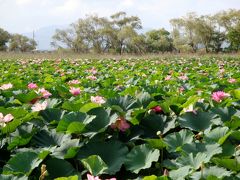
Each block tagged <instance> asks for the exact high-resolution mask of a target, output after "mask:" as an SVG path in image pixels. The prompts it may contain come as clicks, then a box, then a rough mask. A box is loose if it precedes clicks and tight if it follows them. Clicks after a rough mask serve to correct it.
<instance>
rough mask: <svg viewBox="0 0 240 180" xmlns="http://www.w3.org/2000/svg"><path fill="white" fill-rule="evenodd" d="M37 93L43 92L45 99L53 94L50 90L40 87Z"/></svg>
mask: <svg viewBox="0 0 240 180" xmlns="http://www.w3.org/2000/svg"><path fill="white" fill-rule="evenodd" d="M37 93H41V94H42V97H43V98H45V99H47V98H49V96H51V95H52V94H51V93H50V92H49V91H48V90H46V89H44V88H41V89H39V90H38V92H37Z"/></svg>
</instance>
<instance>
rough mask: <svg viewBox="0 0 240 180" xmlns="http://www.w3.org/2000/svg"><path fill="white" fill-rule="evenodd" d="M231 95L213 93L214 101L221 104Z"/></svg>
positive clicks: (219, 92) (221, 92) (220, 92)
mask: <svg viewBox="0 0 240 180" xmlns="http://www.w3.org/2000/svg"><path fill="white" fill-rule="evenodd" d="M229 96H230V94H228V93H225V92H223V91H217V92H213V93H212V99H213V100H214V101H216V102H221V101H222V100H223V99H224V98H226V97H229Z"/></svg>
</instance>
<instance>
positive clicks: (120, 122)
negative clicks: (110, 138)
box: [111, 117, 130, 132]
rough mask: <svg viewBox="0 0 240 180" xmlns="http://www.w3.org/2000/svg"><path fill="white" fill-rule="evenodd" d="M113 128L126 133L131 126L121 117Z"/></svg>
mask: <svg viewBox="0 0 240 180" xmlns="http://www.w3.org/2000/svg"><path fill="white" fill-rule="evenodd" d="M111 128H112V129H119V130H120V131H122V132H125V131H126V130H127V129H129V128H130V125H129V124H128V122H127V121H126V120H125V119H124V118H123V117H119V118H118V119H117V120H116V122H115V123H113V124H111Z"/></svg>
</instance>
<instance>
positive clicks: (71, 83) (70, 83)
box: [68, 79, 80, 85]
mask: <svg viewBox="0 0 240 180" xmlns="http://www.w3.org/2000/svg"><path fill="white" fill-rule="evenodd" d="M79 83H80V82H79V80H77V79H73V80H71V81H69V82H68V84H69V85H73V84H79Z"/></svg>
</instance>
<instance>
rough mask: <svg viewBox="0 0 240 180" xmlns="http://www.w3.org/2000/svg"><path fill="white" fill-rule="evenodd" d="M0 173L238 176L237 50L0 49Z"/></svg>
mask: <svg viewBox="0 0 240 180" xmlns="http://www.w3.org/2000/svg"><path fill="white" fill-rule="evenodd" d="M0 67H1V69H0V74H1V77H0V173H1V175H0V179H2V180H25V179H33V180H35V179H36V180H38V179H39V180H52V179H56V180H78V179H88V180H99V179H102V180H106V179H111V180H116V179H117V180H127V179H139V180H140V179H144V180H161V179H164V180H168V179H172V180H182V179H193V180H198V179H207V180H217V179H224V180H229V179H233V180H235V179H236V180H237V179H240V58H237V57H235V58H233V57H224V58H223V57H222V58H221V57H217V58H214V57H201V58H199V57H196V58H174V57H172V58H170V57H169V58H163V59H161V58H156V59H121V60H116V59H99V60H96V59H95V60H94V59H56V60H55V59H1V60H0Z"/></svg>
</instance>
